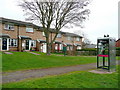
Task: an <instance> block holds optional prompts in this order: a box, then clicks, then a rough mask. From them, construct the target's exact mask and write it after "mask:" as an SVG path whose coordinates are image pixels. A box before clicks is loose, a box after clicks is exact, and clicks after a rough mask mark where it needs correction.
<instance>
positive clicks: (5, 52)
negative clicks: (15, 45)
mask: <svg viewBox="0 0 120 90" xmlns="http://www.w3.org/2000/svg"><path fill="white" fill-rule="evenodd" d="M4 53H5V54H13V53H11V52H4Z"/></svg>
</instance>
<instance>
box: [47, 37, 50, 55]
mask: <svg viewBox="0 0 120 90" xmlns="http://www.w3.org/2000/svg"><path fill="white" fill-rule="evenodd" d="M46 49H47V52H46V55H50V54H51V45H50V43H49V38H48V37H46Z"/></svg>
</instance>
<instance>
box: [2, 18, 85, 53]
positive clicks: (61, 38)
mask: <svg viewBox="0 0 120 90" xmlns="http://www.w3.org/2000/svg"><path fill="white" fill-rule="evenodd" d="M54 36H55V32H54V30H51V32H50V40H52V39H53V37H54ZM82 39H83V37H81V36H79V35H76V34H73V33H68V32H62V31H60V32H59V33H58V35H57V38H56V40H55V41H54V43H53V45H52V46H51V51H52V52H55V51H61V50H62V49H63V46H66V47H67V50H68V51H72V50H73V49H75V50H76V49H81V47H82ZM25 50H28V51H29V50H35V51H40V52H46V38H45V34H44V32H43V29H42V27H40V26H37V25H35V24H33V23H28V22H23V21H18V20H13V19H7V18H2V17H1V18H0V51H25Z"/></svg>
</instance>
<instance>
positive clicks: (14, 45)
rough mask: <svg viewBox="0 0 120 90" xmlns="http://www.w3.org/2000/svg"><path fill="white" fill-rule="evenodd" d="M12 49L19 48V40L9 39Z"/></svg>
mask: <svg viewBox="0 0 120 90" xmlns="http://www.w3.org/2000/svg"><path fill="white" fill-rule="evenodd" d="M9 46H10V47H17V39H9Z"/></svg>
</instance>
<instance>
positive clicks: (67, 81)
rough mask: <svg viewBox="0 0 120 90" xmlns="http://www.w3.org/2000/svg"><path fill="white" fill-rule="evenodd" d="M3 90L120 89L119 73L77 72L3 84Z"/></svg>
mask: <svg viewBox="0 0 120 90" xmlns="http://www.w3.org/2000/svg"><path fill="white" fill-rule="evenodd" d="M119 68H120V66H119ZM3 88H118V71H117V72H114V73H112V74H95V73H91V72H88V71H76V72H72V73H67V74H63V75H56V76H47V77H43V78H36V79H27V80H23V81H20V82H13V83H6V84H3Z"/></svg>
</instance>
